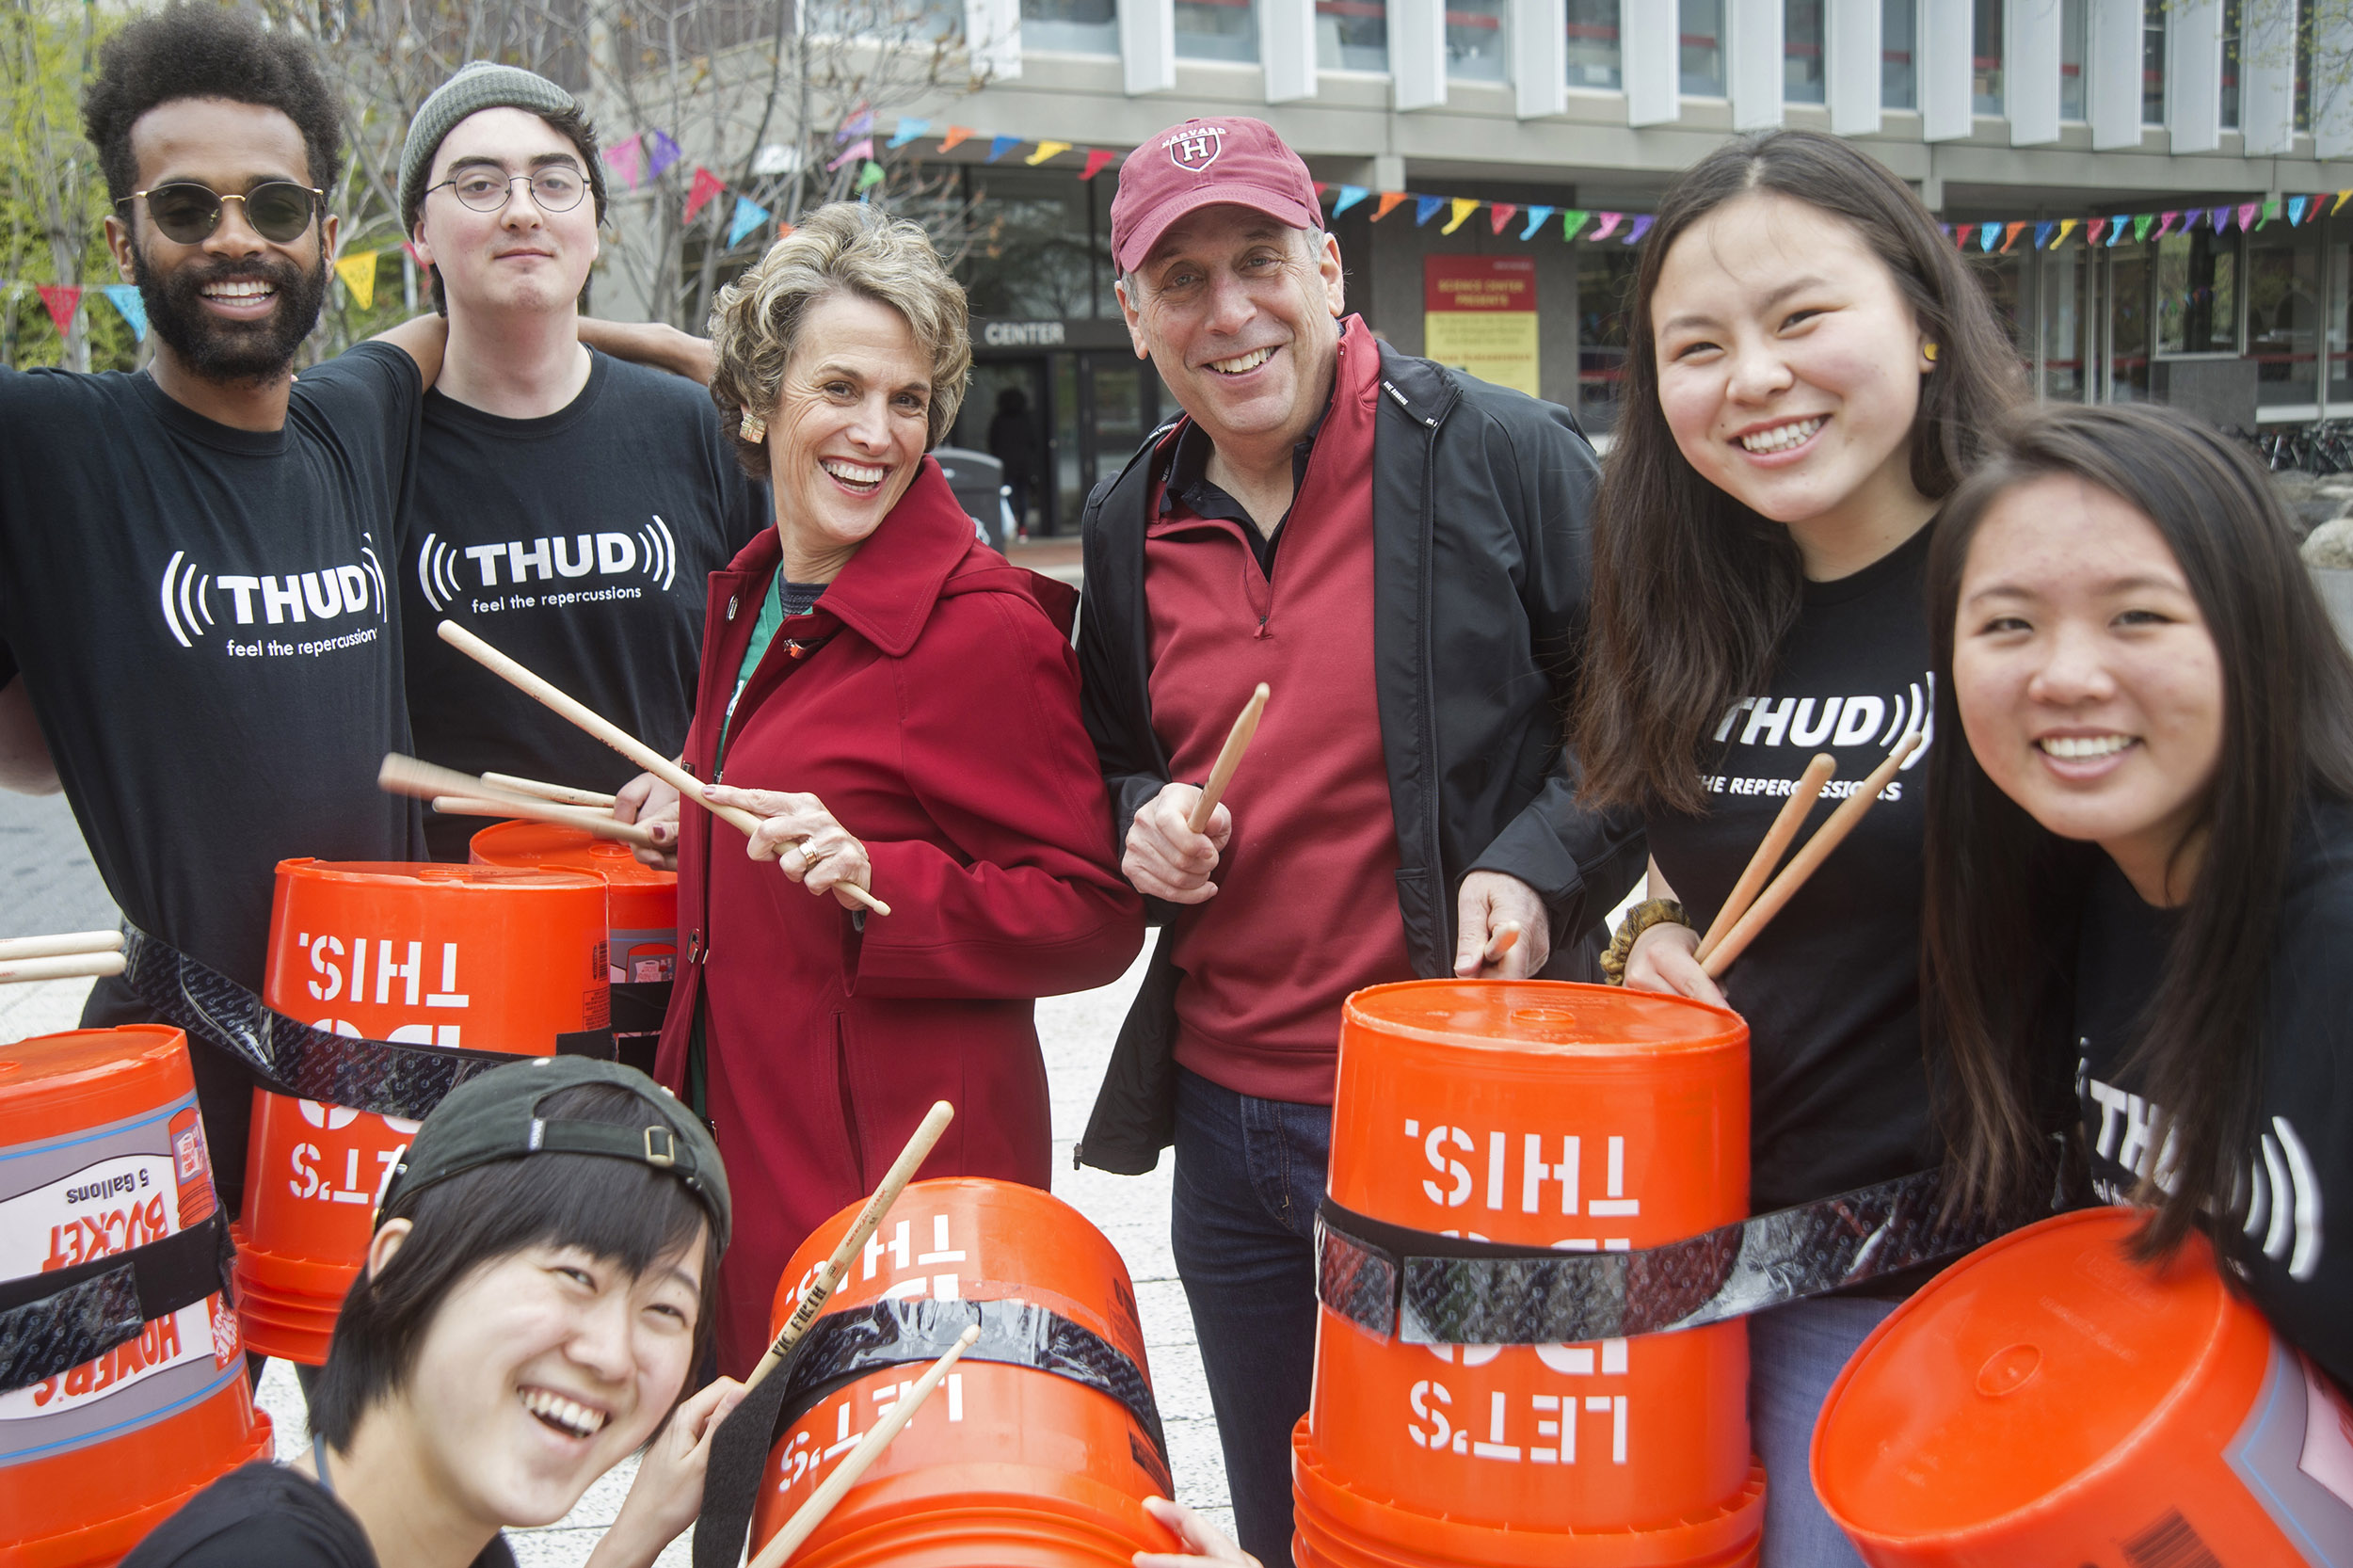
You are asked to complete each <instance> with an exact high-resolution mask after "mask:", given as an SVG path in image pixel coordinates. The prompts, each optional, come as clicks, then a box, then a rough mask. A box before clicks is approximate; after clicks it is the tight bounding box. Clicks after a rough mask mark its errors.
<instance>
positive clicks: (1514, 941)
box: [1479, 920, 1522, 968]
mask: <svg viewBox="0 0 2353 1568" xmlns="http://www.w3.org/2000/svg"><path fill="white" fill-rule="evenodd" d="M1521 935H1522V931H1521V927H1520V922H1519V921H1517V920H1505V921H1504V922H1503V923H1502V924H1501V925H1498V926H1497V927H1496V928H1495V930H1494V931H1493V932H1492V933H1491V934H1490V935H1489V936H1488V937H1487V946H1486V948H1485V950H1484V951H1482V952H1481V953H1480V955H1479V962H1480V964H1481V967H1482V968H1483V967H1486V966H1488V965H1493V964H1500V963H1502V962H1503V955H1504V954H1505V953H1507V952H1511V951H1512V950H1513V948H1515V947H1518V946H1519V945H1520V936H1521Z"/></svg>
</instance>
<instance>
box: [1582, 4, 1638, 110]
mask: <svg viewBox="0 0 2353 1568" xmlns="http://www.w3.org/2000/svg"><path fill="white" fill-rule="evenodd" d="M1634 3H1635V4H1637V5H1641V4H1642V3H1643V0H1634ZM1568 12H1569V51H1568V57H1569V86H1571V87H1573V88H1600V89H1602V90H1604V91H1611V90H1614V89H1616V88H1618V87H1620V86H1621V85H1622V84H1623V80H1624V79H1623V77H1622V76H1621V75H1620V74H1619V54H1618V0H1568Z"/></svg>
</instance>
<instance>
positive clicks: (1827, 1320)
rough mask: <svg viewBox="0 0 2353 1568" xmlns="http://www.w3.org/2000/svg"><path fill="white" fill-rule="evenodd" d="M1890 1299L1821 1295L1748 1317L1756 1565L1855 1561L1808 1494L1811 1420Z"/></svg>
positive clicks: (1819, 1566)
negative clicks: (1759, 1531)
mask: <svg viewBox="0 0 2353 1568" xmlns="http://www.w3.org/2000/svg"><path fill="white" fill-rule="evenodd" d="M1896 1306H1897V1304H1896V1303H1894V1302H1887V1301H1874V1300H1871V1299H1869V1298H1867V1297H1863V1296H1822V1297H1817V1298H1816V1299H1815V1300H1812V1301H1802V1302H1791V1303H1790V1304H1788V1305H1787V1306H1777V1307H1775V1308H1773V1310H1771V1311H1770V1312H1760V1313H1758V1314H1756V1316H1754V1317H1753V1318H1751V1319H1750V1320H1749V1430H1750V1435H1751V1436H1752V1437H1753V1439H1754V1441H1755V1443H1756V1453H1757V1457H1758V1458H1759V1459H1761V1460H1763V1461H1764V1462H1765V1480H1766V1489H1765V1551H1764V1556H1763V1559H1762V1560H1761V1564H1760V1568H1849V1565H1851V1568H1862V1564H1863V1559H1862V1558H1860V1557H1858V1556H1856V1555H1855V1549H1854V1545H1853V1544H1852V1543H1851V1542H1849V1540H1848V1539H1847V1536H1846V1532H1845V1531H1843V1530H1841V1529H1840V1528H1838V1527H1837V1526H1836V1525H1834V1524H1832V1523H1831V1518H1830V1515H1829V1514H1827V1513H1825V1512H1822V1502H1821V1499H1820V1498H1818V1497H1817V1496H1815V1495H1814V1475H1813V1470H1812V1467H1811V1464H1810V1463H1809V1460H1810V1456H1811V1453H1812V1450H1813V1445H1814V1421H1815V1418H1816V1417H1817V1416H1819V1415H1821V1413H1822V1401H1823V1400H1825V1399H1827V1398H1828V1397H1829V1395H1830V1385H1831V1384H1833V1383H1835V1382H1837V1381H1838V1374H1839V1372H1840V1371H1841V1370H1842V1369H1843V1368H1845V1367H1846V1365H1847V1361H1848V1358H1849V1357H1850V1356H1852V1355H1853V1354H1854V1352H1855V1347H1856V1346H1857V1345H1860V1344H1862V1343H1863V1341H1864V1338H1865V1336H1867V1335H1868V1334H1869V1333H1870V1332H1871V1331H1872V1330H1873V1329H1875V1328H1877V1327H1879V1325H1880V1320H1881V1319H1883V1318H1885V1317H1886V1316H1887V1315H1888V1314H1889V1313H1891V1312H1893V1311H1895V1310H1896Z"/></svg>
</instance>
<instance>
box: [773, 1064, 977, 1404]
mask: <svg viewBox="0 0 2353 1568" xmlns="http://www.w3.org/2000/svg"><path fill="white" fill-rule="evenodd" d="M955 1119H956V1108H955V1107H954V1106H952V1105H950V1104H949V1103H948V1102H947V1101H946V1100H935V1101H933V1102H932V1108H931V1109H930V1110H929V1111H927V1112H924V1113H923V1119H922V1121H921V1122H920V1123H918V1124H917V1126H916V1128H915V1136H914V1137H912V1138H909V1139H908V1140H907V1146H906V1147H905V1148H903V1149H901V1150H900V1151H899V1158H898V1159H897V1160H892V1161H891V1164H890V1169H889V1170H888V1171H886V1172H885V1173H884V1174H883V1178H882V1185H881V1186H880V1187H877V1188H875V1189H874V1194H873V1196H872V1197H870V1198H868V1199H867V1200H866V1207H865V1208H861V1209H859V1210H858V1211H857V1218H856V1219H855V1220H853V1221H851V1222H850V1228H849V1229H848V1230H846V1231H844V1232H843V1233H842V1236H841V1243H840V1245H839V1246H837V1247H835V1248H834V1249H833V1256H831V1257H829V1258H827V1259H825V1261H824V1262H823V1263H821V1264H819V1265H818V1266H817V1274H816V1277H815V1278H814V1279H812V1280H811V1281H810V1282H809V1287H808V1290H806V1291H804V1292H803V1293H802V1296H801V1304H800V1305H798V1306H796V1307H794V1308H793V1309H792V1317H791V1318H790V1319H788V1320H786V1322H785V1325H784V1329H783V1331H782V1332H781V1333H779V1334H778V1335H777V1336H776V1343H775V1344H773V1345H770V1346H769V1347H768V1353H767V1354H765V1355H763V1356H761V1357H760V1365H759V1366H757V1367H755V1368H752V1375H751V1376H750V1377H747V1378H745V1379H744V1392H745V1393H749V1392H751V1390H753V1389H754V1388H757V1387H759V1386H760V1379H761V1378H764V1377H766V1376H767V1375H768V1374H769V1373H770V1372H773V1371H775V1370H776V1368H777V1367H778V1366H779V1365H781V1364H782V1362H783V1361H784V1358H785V1356H786V1354H787V1353H788V1352H791V1350H792V1347H793V1345H795V1344H796V1343H798V1342H799V1340H800V1337H801V1336H802V1335H804V1334H806V1333H808V1325H809V1324H810V1323H812V1322H814V1321H815V1320H816V1318H817V1314H818V1313H819V1312H820V1311H822V1310H824V1305H825V1298H826V1297H828V1296H830V1295H832V1294H833V1288H834V1287H835V1286H836V1285H839V1284H840V1282H841V1277H842V1276H843V1275H844V1274H847V1273H848V1272H850V1265H851V1263H853V1262H854V1261H856V1258H857V1255H858V1254H859V1253H860V1252H862V1251H864V1250H865V1248H866V1243H867V1242H868V1240H871V1239H872V1237H873V1234H874V1230H875V1227H876V1226H878V1225H880V1224H882V1223H883V1216H884V1215H886V1214H888V1213H889V1212H890V1206H891V1205H892V1204H894V1203H896V1202H898V1201H899V1194H900V1193H901V1192H904V1191H906V1185H907V1183H908V1182H910V1181H913V1180H914V1179H915V1173H916V1171H917V1170H919V1169H920V1167H921V1166H922V1163H923V1161H924V1160H928V1159H930V1158H931V1152H932V1146H933V1145H934V1144H937V1143H938V1142H939V1135H940V1134H941V1133H943V1132H945V1131H947V1130H948V1124H949V1123H950V1122H952V1121H954V1120H955Z"/></svg>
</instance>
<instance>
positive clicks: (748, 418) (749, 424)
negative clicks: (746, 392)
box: [736, 408, 768, 441]
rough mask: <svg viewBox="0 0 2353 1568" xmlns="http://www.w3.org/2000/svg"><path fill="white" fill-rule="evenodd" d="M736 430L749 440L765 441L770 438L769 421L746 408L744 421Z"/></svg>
mask: <svg viewBox="0 0 2353 1568" xmlns="http://www.w3.org/2000/svg"><path fill="white" fill-rule="evenodd" d="M736 431H737V433H738V434H740V435H741V436H742V437H743V438H744V440H747V441H764V440H767V439H768V422H767V421H766V420H764V419H762V418H760V416H759V415H758V414H756V413H753V412H752V411H751V410H750V409H749V408H746V409H744V423H743V424H739V425H737V426H736Z"/></svg>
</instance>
